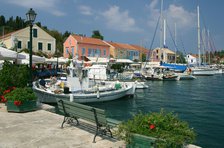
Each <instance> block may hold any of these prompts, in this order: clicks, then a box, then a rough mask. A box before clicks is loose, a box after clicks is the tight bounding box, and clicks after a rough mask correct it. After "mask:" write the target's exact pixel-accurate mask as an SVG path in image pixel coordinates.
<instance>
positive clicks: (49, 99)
mask: <svg viewBox="0 0 224 148" xmlns="http://www.w3.org/2000/svg"><path fill="white" fill-rule="evenodd" d="M132 89H133V87H132V86H128V87H127V88H122V89H119V90H113V91H105V92H95V93H81V92H73V93H69V94H64V93H62V94H55V93H54V92H51V91H50V90H47V91H46V90H43V89H41V88H37V87H34V88H33V90H34V92H35V94H36V95H37V97H38V99H39V101H40V102H42V103H56V98H60V99H64V100H69V101H71V102H77V103H90V102H104V101H111V100H116V99H119V98H122V97H124V96H126V95H129V93H128V92H129V91H132Z"/></svg>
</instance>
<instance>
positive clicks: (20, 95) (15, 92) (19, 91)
mask: <svg viewBox="0 0 224 148" xmlns="http://www.w3.org/2000/svg"><path fill="white" fill-rule="evenodd" d="M5 92H6V94H5V95H4V97H5V99H6V100H7V101H27V100H36V99H37V97H36V95H35V94H34V92H33V90H32V88H30V87H24V88H15V89H12V90H6V91H5Z"/></svg>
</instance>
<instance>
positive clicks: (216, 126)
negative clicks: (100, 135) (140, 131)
mask: <svg viewBox="0 0 224 148" xmlns="http://www.w3.org/2000/svg"><path fill="white" fill-rule="evenodd" d="M147 83H148V85H149V86H150V87H149V89H144V90H137V95H136V96H135V97H134V98H121V99H119V100H115V101H110V102H102V103H91V104H88V105H92V106H95V107H98V108H102V109H105V110H106V112H107V114H108V116H109V117H111V118H115V119H118V120H127V119H128V118H131V117H132V115H133V114H136V113H138V112H139V111H141V112H154V111H160V109H161V108H164V109H165V110H166V111H173V112H174V113H177V114H178V115H179V117H180V118H181V119H182V120H185V121H187V122H188V123H189V124H190V126H191V127H193V128H194V129H195V131H196V133H197V141H196V143H195V144H196V145H199V146H201V147H203V148H223V147H224V75H215V76H209V77H197V79H196V80H189V81H164V82H163V81H148V82H147Z"/></svg>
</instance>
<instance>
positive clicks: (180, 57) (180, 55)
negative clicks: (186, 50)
mask: <svg viewBox="0 0 224 148" xmlns="http://www.w3.org/2000/svg"><path fill="white" fill-rule="evenodd" d="M177 55H178V56H177V63H187V62H186V60H185V58H184V55H183V53H182V52H180V51H177Z"/></svg>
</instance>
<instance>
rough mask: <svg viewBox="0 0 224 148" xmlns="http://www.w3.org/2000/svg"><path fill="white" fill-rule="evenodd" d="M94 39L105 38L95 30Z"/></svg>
mask: <svg viewBox="0 0 224 148" xmlns="http://www.w3.org/2000/svg"><path fill="white" fill-rule="evenodd" d="M92 38H97V39H101V40H103V38H104V37H103V36H102V35H101V34H100V31H99V30H94V31H93V34H92Z"/></svg>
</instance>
